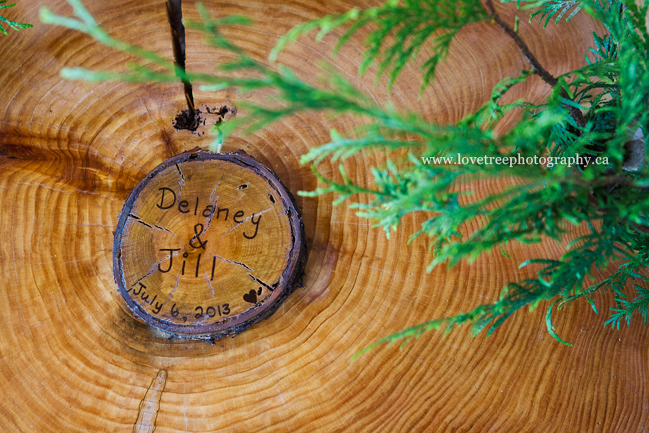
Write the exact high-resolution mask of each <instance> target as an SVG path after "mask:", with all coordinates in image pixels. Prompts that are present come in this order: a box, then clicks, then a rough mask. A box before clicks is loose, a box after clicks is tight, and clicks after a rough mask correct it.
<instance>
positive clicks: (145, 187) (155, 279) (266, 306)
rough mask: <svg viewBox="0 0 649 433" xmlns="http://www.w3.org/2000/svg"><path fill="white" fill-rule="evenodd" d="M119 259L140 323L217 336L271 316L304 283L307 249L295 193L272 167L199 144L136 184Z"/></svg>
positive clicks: (126, 296)
mask: <svg viewBox="0 0 649 433" xmlns="http://www.w3.org/2000/svg"><path fill="white" fill-rule="evenodd" d="M113 256H114V259H113V264H114V267H113V270H114V275H115V281H116V283H117V285H118V290H119V293H120V294H121V296H122V298H123V300H124V301H125V302H126V305H127V306H128V308H129V309H130V311H132V312H133V314H134V315H135V316H136V317H137V318H138V319H141V320H142V321H144V322H146V323H147V324H149V325H150V326H153V327H155V328H157V329H158V330H161V331H163V332H164V333H165V334H171V335H172V336H176V337H180V338H188V339H199V340H204V341H208V342H211V341H213V340H214V339H218V338H221V337H223V336H230V335H236V334H238V333H239V332H242V331H243V330H245V329H247V328H248V327H250V326H251V325H253V324H255V323H257V322H259V321H261V320H263V319H265V318H267V317H269V316H270V315H271V314H272V313H273V312H274V311H275V310H276V309H277V307H278V306H279V305H280V304H281V302H283V301H284V300H285V299H286V297H287V296H288V295H289V294H290V293H291V292H292V291H293V290H294V289H295V288H296V287H298V286H300V285H301V278H302V273H303V269H304V263H305V259H306V245H305V238H304V227H303V224H302V220H301V217H300V215H299V213H298V211H297V209H296V206H295V203H294V201H293V197H292V195H291V194H290V192H289V191H288V190H286V188H285V187H284V186H283V185H282V183H281V182H280V181H279V179H278V178H277V177H276V176H275V175H274V174H273V173H272V172H271V171H270V170H269V169H268V168H266V167H264V166H263V165H261V164H259V163H258V162H257V161H255V160H254V159H253V158H251V157H250V156H249V155H247V154H246V153H245V152H243V151H238V152H236V153H225V154H212V153H209V152H204V151H201V150H200V149H195V150H192V151H190V152H185V153H183V154H181V155H177V156H175V157H173V158H170V159H168V160H167V161H165V162H164V163H162V164H161V165H160V166H158V167H157V168H156V169H154V170H153V171H152V172H151V173H149V174H148V175H147V176H146V177H145V178H144V179H143V180H142V181H141V182H140V183H139V184H138V186H137V187H136V188H135V189H134V190H133V192H132V193H131V195H130V196H129V198H128V200H127V201H126V203H125V204H124V208H123V209H122V212H121V214H120V217H119V222H118V226H117V230H116V232H115V242H114V246H113ZM226 257H227V258H226ZM152 263H153V264H152ZM266 281H275V283H273V284H268V283H266ZM206 289H208V290H206Z"/></svg>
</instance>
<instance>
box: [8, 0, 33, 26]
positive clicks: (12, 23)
mask: <svg viewBox="0 0 649 433" xmlns="http://www.w3.org/2000/svg"><path fill="white" fill-rule="evenodd" d="M5 3H7V0H0V9H8V8H12V7H14V6H16V3H12V4H9V5H7V4H5ZM0 23H5V24H7V25H8V26H9V27H11V28H12V29H14V30H21V29H23V30H24V29H28V28H30V27H34V26H33V25H31V24H26V23H19V22H17V21H12V20H9V19H7V18H5V17H3V16H2V15H0ZM0 34H3V35H8V34H9V32H7V30H6V29H5V28H4V27H2V24H0Z"/></svg>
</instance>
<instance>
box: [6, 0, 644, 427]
mask: <svg viewBox="0 0 649 433" xmlns="http://www.w3.org/2000/svg"><path fill="white" fill-rule="evenodd" d="M45 3H46V2H45V1H42V0H41V1H39V0H21V1H19V2H18V5H17V6H16V7H14V8H11V9H7V10H4V11H5V12H6V16H7V17H8V18H10V19H14V20H18V21H22V22H29V23H33V24H34V28H33V29H29V30H26V31H21V32H12V33H11V34H10V35H9V36H8V37H4V38H2V39H1V40H0V42H1V43H0V59H1V66H0V101H1V102H2V104H0V155H1V157H0V205H1V206H2V211H1V212H0V271H1V274H2V278H3V284H2V286H1V288H0V327H1V328H0V428H1V429H2V431H3V432H70V433H72V432H102V431H103V432H129V431H153V427H155V431H156V432H258V431H259V432H262V431H263V432H291V433H296V432H334V431H348V432H468V431H471V432H643V431H645V426H646V425H647V424H648V419H649V392H647V393H646V392H645V391H647V388H648V385H649V384H648V382H647V380H648V378H647V376H648V369H647V368H648V364H649V345H648V344H647V343H648V340H647V331H646V328H645V327H643V326H641V324H639V323H637V322H636V326H634V327H632V328H626V327H625V328H624V329H622V330H621V331H619V332H618V331H612V330H610V329H608V328H604V327H603V322H604V321H605V320H606V318H607V313H606V311H607V309H608V307H609V306H610V303H609V302H608V300H607V299H606V298H604V297H599V298H597V299H596V301H597V302H598V305H599V307H600V311H601V313H600V314H599V315H595V314H594V313H593V312H592V310H591V309H590V307H589V306H588V305H587V304H586V303H582V304H575V305H573V306H571V307H569V308H567V309H565V310H564V311H562V313H561V314H557V315H556V318H555V325H556V327H557V332H558V333H559V335H561V336H562V337H563V338H564V339H565V340H567V341H570V342H572V343H573V344H574V347H572V348H569V347H565V346H563V345H560V344H558V343H557V342H556V341H555V340H553V339H552V338H551V337H550V336H549V335H548V334H547V332H546V330H545V323H544V310H545V309H544V308H539V309H538V310H536V311H534V312H533V313H529V312H527V311H521V312H519V313H517V314H515V315H514V316H513V317H512V318H511V319H510V320H509V321H508V323H506V324H505V325H504V326H502V327H501V328H500V329H499V330H498V331H497V332H496V333H495V334H494V335H492V336H491V337H489V338H485V337H484V336H479V337H477V338H472V337H471V336H470V334H469V331H468V329H466V328H462V329H460V330H456V331H454V332H452V333H451V334H450V335H448V336H446V337H444V336H443V335H442V334H440V333H438V332H431V333H428V334H425V335H424V336H422V337H421V338H420V339H419V340H417V341H415V342H412V343H409V344H408V345H406V346H405V347H404V348H403V350H399V348H398V347H395V346H393V347H388V348H386V347H381V348H378V349H376V350H374V351H372V352H371V353H368V354H366V355H365V356H363V357H362V358H360V359H359V360H358V361H356V362H354V363H350V357H351V356H352V354H354V353H355V352H356V351H358V350H359V349H360V348H362V347H364V346H365V345H367V344H369V343H371V342H373V341H375V340H377V339H378V338H380V337H383V336H385V335H387V334H389V333H392V332H395V331H397V330H399V329H402V328H403V327H406V326H410V325H414V324H416V323H419V322H421V321H424V320H427V319H432V318H436V317H440V316H443V315H449V314H454V313H459V312H462V311H466V310H468V309H470V308H472V307H474V306H476V305H479V304H481V303H485V302H490V301H493V300H494V299H496V297H497V296H498V293H499V291H500V289H501V287H502V286H503V285H504V284H505V283H506V282H508V281H511V280H515V279H518V278H521V277H524V276H527V275H530V272H531V270H527V269H524V270H519V269H518V264H519V263H520V262H522V261H523V260H525V259H527V258H530V257H556V256H558V255H560V254H561V251H562V245H559V244H556V243H553V242H544V243H543V244H539V245H534V246H527V247H524V246H520V245H512V246H509V247H507V249H506V251H507V253H508V254H509V255H510V258H507V257H505V256H503V255H501V254H500V253H494V254H491V255H487V256H484V257H482V258H481V259H479V260H477V261H476V262H474V263H473V264H470V265H469V264H466V263H462V264H460V265H458V266H457V267H455V268H453V269H450V270H449V269H445V268H443V267H440V268H438V269H436V270H435V271H434V272H432V273H430V274H428V273H426V272H425V268H426V265H427V264H428V263H429V261H430V260H431V255H430V254H429V253H428V252H427V247H428V245H427V242H426V240H425V239H419V240H417V241H416V242H413V243H412V244H410V245H408V244H407V239H408V236H409V235H410V234H411V233H413V232H414V231H415V230H417V228H418V224H420V223H421V222H422V221H423V220H424V219H425V216H424V215H412V216H410V217H408V218H406V219H405V220H404V221H403V225H402V226H401V227H400V228H399V231H398V232H397V233H395V234H393V236H392V239H390V240H387V239H386V238H385V235H384V233H383V232H382V231H381V230H379V229H374V228H371V226H370V224H369V223H368V221H366V220H364V219H359V218H358V217H356V216H355V213H354V210H353V209H350V208H349V207H348V206H347V205H341V206H338V207H333V206H332V201H333V197H331V196H322V197H319V198H313V199H312V198H309V199H306V198H297V205H298V206H299V207H301V208H302V213H303V217H304V224H305V229H306V237H307V241H308V244H309V258H308V262H307V265H306V273H305V277H304V287H303V288H300V289H298V290H296V291H295V292H294V293H293V294H292V295H291V296H290V297H289V298H288V300H287V301H286V302H285V303H284V304H283V305H282V307H280V309H279V310H278V311H277V313H276V314H275V315H274V316H272V317H271V318H270V319H268V320H267V321H265V322H262V323H260V324H257V325H255V326H253V327H252V328H251V329H249V330H247V331H246V332H244V333H242V334H241V335H238V336H237V337H235V338H232V339H230V338H227V339H224V340H220V341H219V342H218V344H216V345H213V346H212V345H208V344H206V343H203V342H187V341H169V340H165V339H161V338H159V337H158V336H156V334H155V333H154V332H153V331H152V330H151V328H149V327H148V326H146V325H145V324H143V323H142V322H139V321H137V320H135V319H134V318H133V317H132V315H131V314H130V313H129V311H128V310H127V309H126V308H125V307H124V306H123V304H122V303H120V296H119V294H118V292H117V287H116V284H115V282H114V280H113V273H112V243H113V231H114V230H115V227H116V224H117V217H118V214H119V212H120V210H121V208H122V205H123V203H124V200H126V198H127V197H128V195H129V193H130V192H131V190H132V189H133V188H134V187H135V186H136V185H137V183H138V182H139V181H140V180H141V179H142V178H143V177H144V176H145V175H146V174H147V173H148V172H150V171H151V170H152V169H153V168H155V167H156V166H157V165H158V164H160V163H161V162H162V161H164V160H165V159H166V158H169V157H171V156H173V155H176V154H178V153H180V152H182V151H184V150H188V149H192V148H194V147H195V146H207V144H208V143H209V140H210V138H209V137H208V136H207V135H192V134H191V133H190V132H188V131H183V132H176V131H175V130H174V128H173V127H172V125H171V121H172V119H173V118H174V116H175V115H176V113H177V112H178V111H180V110H182V109H183V108H185V101H184V96H183V91H182V84H180V83H178V84H177V85H135V84H122V83H103V84H90V83H84V82H68V81H65V80H62V79H61V78H60V77H59V75H58V73H59V70H60V69H61V68H62V67H66V66H82V67H86V68H91V69H110V70H124V69H125V68H126V64H127V62H129V61H131V60H132V59H130V58H129V57H128V56H126V55H124V54H121V53H118V52H115V51H113V50H110V49H107V48H105V47H103V46H100V45H98V44H97V43H95V42H94V41H93V40H92V39H91V38H90V37H88V36H86V35H83V34H80V33H77V32H74V31H70V30H66V29H62V28H57V27H50V26H45V25H42V24H40V23H39V22H38V10H39V8H40V7H41V6H43V5H45ZM205 3H206V6H207V7H208V9H209V10H210V11H211V12H212V13H213V14H214V15H216V16H224V15H229V14H244V15H248V16H251V17H252V18H253V19H255V21H256V24H255V25H254V26H253V27H251V28H242V27H237V28H232V29H230V30H229V31H228V35H229V36H231V37H233V38H234V39H235V41H236V42H237V43H238V44H239V45H240V46H241V47H243V48H244V49H246V50H247V51H248V52H249V53H251V54H252V55H253V56H255V57H256V58H259V59H264V58H266V56H267V55H268V52H269V51H270V49H271V47H272V46H273V45H274V43H275V42H276V40H277V38H278V37H279V36H280V35H281V34H283V33H285V32H286V31H288V30H289V29H290V28H291V27H292V26H293V25H295V24H297V23H300V22H303V21H305V20H308V19H313V18H316V17H319V16H322V15H324V14H326V13H333V12H342V11H345V10H347V9H349V8H350V7H353V6H361V7H363V6H369V5H373V4H375V3H369V2H366V3H364V2H362V1H356V0H354V1H341V0H332V1H329V2H326V3H325V2H319V1H316V0H281V1H279V0H278V1H272V2H271V1H268V0H241V1H206V2H205ZM86 5H87V7H88V9H89V10H90V11H91V12H92V13H93V14H94V15H95V17H96V18H97V20H98V22H100V23H101V25H102V26H104V27H105V28H106V29H107V30H108V31H109V32H110V33H111V34H113V35H115V36H117V37H119V38H121V39H124V40H127V41H129V42H131V43H135V44H139V45H141V46H144V47H146V48H149V49H153V50H157V51H159V52H160V53H161V54H163V55H165V56H166V57H167V58H169V59H171V58H172V49H171V44H170V36H169V28H168V23H167V18H166V12H165V6H164V2H163V1H162V0H157V1H151V0H141V1H132V0H128V1H125V0H116V1H111V2H105V1H99V0H94V1H86ZM47 6H48V7H50V8H51V9H52V10H53V11H54V12H56V13H59V14H62V15H66V16H69V15H71V14H72V11H71V8H70V7H69V6H68V5H67V4H66V3H65V2H63V1H61V0H53V1H48V2H47ZM512 6H513V5H512ZM514 12H515V10H514V9H512V8H509V7H508V8H506V12H504V16H505V17H506V18H507V19H508V20H510V22H513V17H514ZM185 18H186V19H187V18H189V19H197V18H198V17H197V12H196V9H195V7H194V5H193V2H191V1H188V2H186V4H185ZM521 22H522V23H524V24H521V34H522V36H523V37H524V38H525V40H526V41H527V42H528V44H529V45H530V47H531V49H532V50H533V51H534V52H535V53H536V54H537V55H538V57H539V59H540V60H541V61H542V62H543V63H544V64H545V65H547V68H548V69H549V70H550V71H552V72H553V73H555V74H556V73H560V72H562V71H567V70H568V69H570V68H573V67H576V66H578V65H581V64H583V62H584V52H585V50H586V47H587V46H589V44H590V41H591V37H590V34H591V32H592V30H593V29H594V25H593V23H592V21H591V20H590V19H589V18H587V17H586V16H585V15H584V14H580V15H578V16H577V17H576V18H575V19H574V20H573V21H572V22H571V23H569V25H566V24H565V23H564V24H561V25H559V26H553V25H550V26H548V28H547V29H546V30H543V28H542V27H539V26H536V25H533V24H527V23H526V22H527V18H526V17H525V16H523V18H522V19H521ZM362 39H363V38H362V35H359V36H358V37H356V38H354V39H353V40H352V41H351V43H350V44H349V45H347V46H346V47H345V48H344V49H343V50H342V52H341V53H340V54H339V56H338V57H337V58H336V59H335V61H334V62H333V64H334V65H335V68H337V69H338V70H339V71H340V72H341V73H342V74H344V75H345V76H347V77H348V78H349V79H351V80H352V81H353V82H354V83H355V84H356V85H358V86H359V87H360V88H362V89H363V90H365V91H367V92H368V93H370V94H371V95H372V96H373V97H374V98H375V99H376V100H377V101H379V102H382V103H383V102H386V101H388V100H391V101H392V102H393V103H394V104H395V105H396V106H397V107H398V108H401V109H410V110H415V111H418V112H420V113H422V115H424V116H425V117H426V118H427V119H430V120H432V121H437V122H448V121H454V120H458V119H459V118H460V117H461V116H462V115H463V114H465V113H468V112H469V111H471V110H474V109H476V108H477V107H478V106H479V105H480V104H481V103H482V102H484V101H486V100H487V99H488V97H489V94H490V91H491V88H492V86H493V85H494V84H496V82H498V81H499V80H500V79H501V78H503V77H505V76H507V75H514V74H517V73H518V72H519V71H520V70H521V69H523V68H524V67H525V66H526V65H525V64H524V61H523V58H522V56H521V55H520V54H519V53H518V51H517V50H516V48H515V46H514V45H513V44H512V43H511V41H510V40H508V39H507V37H506V36H505V35H504V34H502V33H501V32H500V31H499V30H498V29H497V28H496V27H495V26H494V25H492V24H489V23H481V24H475V25H472V26H470V27H469V28H467V29H465V30H463V31H462V32H461V34H460V36H459V37H458V39H457V40H456V41H455V42H454V44H453V46H452V50H451V53H450V54H449V56H448V60H447V62H445V63H444V64H442V65H441V66H440V67H439V70H438V79H437V81H436V82H435V84H434V85H433V86H431V87H430V88H429V89H428V90H427V91H426V92H425V94H424V95H423V97H422V98H421V99H418V97H417V95H418V90H419V83H420V81H419V80H420V78H421V76H422V73H421V71H420V69H419V66H420V65H421V64H422V63H423V62H424V61H425V58H426V56H425V54H426V53H425V52H423V53H422V55H420V58H419V59H418V60H417V61H415V62H413V63H412V64H409V65H408V66H407V67H406V68H405V69H404V71H403V73H402V76H401V78H400V79H399V80H398V81H397V83H396V84H395V86H394V89H393V92H392V94H390V95H388V94H386V91H385V84H386V79H385V77H382V78H381V83H380V85H379V86H378V87H374V86H373V85H372V81H373V77H372V76H371V74H370V75H368V76H366V77H363V78H362V79H359V78H357V77H356V76H357V75H356V71H357V65H358V64H359V62H360V59H361V54H362V50H363V48H362ZM334 43H335V35H332V36H331V37H326V38H325V39H324V41H323V42H321V43H317V42H315V41H314V38H313V37H305V38H302V39H300V41H299V42H297V43H295V44H293V45H291V46H289V47H288V49H287V51H286V52H285V53H283V54H282V55H281V56H280V63H282V64H286V65H290V66H293V67H295V68H296V69H297V72H298V74H299V75H300V76H303V77H305V78H307V79H313V77H314V76H315V75H316V74H318V73H319V72H320V66H319V64H320V62H321V61H327V60H329V59H330V52H331V49H332V46H333V44H334ZM187 46H188V54H187V68H188V69H189V70H192V71H210V70H211V69H212V67H213V65H214V64H215V63H218V62H220V61H223V60H224V57H223V55H222V54H219V53H217V52H215V51H213V50H211V49H210V48H208V47H207V46H206V45H205V44H203V42H202V37H201V35H199V34H197V33H196V32H193V31H188V32H187ZM547 90H548V89H547V87H546V86H545V85H544V84H543V83H541V82H539V80H534V79H532V80H530V81H529V82H527V83H525V84H524V85H521V86H518V87H517V88H516V89H515V91H514V95H513V97H520V96H523V95H526V96H527V97H528V98H530V99H531V100H538V98H539V97H540V96H541V95H543V94H544V93H545V92H547ZM194 97H195V100H196V104H197V106H198V105H199V104H205V105H207V106H216V105H222V104H231V105H233V106H235V107H236V105H237V103H238V102H240V101H241V100H242V98H246V97H242V96H238V95H236V94H234V93H232V92H229V91H223V92H220V93H209V94H208V93H205V92H201V91H199V90H196V92H195V94H194ZM248 100H250V99H248ZM252 101H253V102H254V97H253V98H252ZM240 115H245V112H239V113H237V116H240ZM355 124H357V119H354V118H351V117H346V116H339V117H331V116H328V115H326V114H313V113H309V114H301V115H299V116H295V117H292V118H290V119H285V120H284V121H282V122H279V123H277V124H274V125H272V126H270V127H268V128H266V129H264V130H262V131H260V132H258V133H256V134H254V135H251V136H244V135H239V136H236V137H234V138H232V139H231V140H230V141H229V142H227V143H226V145H225V148H224V150H225V151H235V150H237V149H243V150H245V151H246V152H248V153H249V154H250V155H252V156H253V157H255V158H256V159H257V160H258V161H260V162H261V163H263V164H265V165H266V166H268V167H270V168H271V169H272V170H274V171H275V173H276V174H277V175H278V176H279V178H280V179H281V180H282V182H283V183H284V184H285V185H286V186H287V188H288V189H289V190H290V191H291V192H292V193H293V194H295V193H296V192H297V191H299V190H312V189H314V188H315V187H316V186H317V181H316V179H315V178H314V176H313V175H312V174H311V171H310V170H309V168H308V167H303V166H300V164H299V157H300V155H301V154H304V153H305V152H306V151H308V150H309V149H310V148H313V147H314V146H318V145H321V144H323V143H325V142H326V141H327V140H328V133H329V130H330V128H336V129H337V130H338V131H339V132H341V133H345V132H349V131H351V129H352V128H353V127H354V125H355ZM385 160H386V155H385V154H384V153H381V152H377V153H369V152H366V153H363V154H362V155H359V156H357V157H355V158H353V159H350V160H348V161H347V162H346V168H347V171H348V173H349V174H350V176H351V177H352V178H353V179H354V180H356V181H358V182H361V183H364V182H367V181H368V180H369V179H370V173H369V167H370V166H372V165H381V164H383V163H384V162H385ZM321 169H322V171H323V172H325V173H334V172H335V171H336V170H337V167H336V165H333V164H331V165H330V164H329V163H328V162H325V163H323V165H322V166H321ZM511 182H516V180H515V179H501V180H498V181H489V182H486V181H485V182H479V183H477V184H476V185H474V186H475V187H476V189H477V190H478V191H479V192H488V191H496V190H498V189H500V188H502V187H503V186H505V185H506V184H508V183H511ZM360 199H361V200H365V199H366V198H363V197H361V198H360ZM469 230H470V227H469Z"/></svg>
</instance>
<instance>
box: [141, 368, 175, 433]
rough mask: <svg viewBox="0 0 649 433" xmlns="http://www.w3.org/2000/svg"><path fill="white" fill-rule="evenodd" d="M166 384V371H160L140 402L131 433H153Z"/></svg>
mask: <svg viewBox="0 0 649 433" xmlns="http://www.w3.org/2000/svg"><path fill="white" fill-rule="evenodd" d="M166 383H167V370H160V371H159V372H158V374H157V376H156V377H155V378H154V379H153V381H151V386H149V389H148V390H147V391H146V394H145V395H144V398H143V399H142V401H141V402H140V407H139V413H138V414H137V420H136V421H135V425H133V433H153V432H154V431H155V421H156V419H157V418H158V411H159V410H160V399H161V398H162V392H163V391H164V389H165V384H166Z"/></svg>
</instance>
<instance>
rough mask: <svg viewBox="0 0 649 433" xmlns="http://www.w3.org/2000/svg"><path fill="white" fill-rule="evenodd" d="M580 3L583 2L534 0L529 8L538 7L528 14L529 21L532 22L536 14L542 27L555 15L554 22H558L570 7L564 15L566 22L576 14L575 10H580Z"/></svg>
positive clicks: (578, 0)
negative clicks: (536, 0)
mask: <svg viewBox="0 0 649 433" xmlns="http://www.w3.org/2000/svg"><path fill="white" fill-rule="evenodd" d="M582 5H583V2H582V1H580V0H559V1H547V0H543V1H540V2H535V3H534V4H533V5H531V8H535V9H536V8H537V7H538V9H537V10H536V11H534V12H533V13H531V14H530V22H532V20H533V19H534V17H536V16H538V17H539V23H543V27H547V25H548V23H549V22H550V20H551V19H552V18H555V17H556V18H555V21H554V23H555V24H559V22H560V21H561V18H563V17H564V16H565V15H566V14H567V13H568V12H569V11H570V10H571V9H572V11H571V12H570V14H569V15H568V16H567V17H566V22H568V21H570V20H571V19H572V18H573V17H574V16H575V15H577V12H579V11H580V10H581V8H582ZM543 20H545V21H543Z"/></svg>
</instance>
